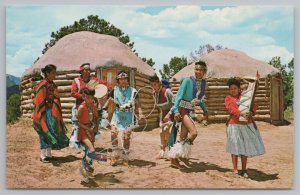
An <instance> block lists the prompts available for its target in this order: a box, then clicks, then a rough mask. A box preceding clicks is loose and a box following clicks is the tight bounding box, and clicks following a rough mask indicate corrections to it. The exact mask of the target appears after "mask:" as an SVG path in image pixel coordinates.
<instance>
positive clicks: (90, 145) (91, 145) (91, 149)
mask: <svg viewBox="0 0 300 195" xmlns="http://www.w3.org/2000/svg"><path fill="white" fill-rule="evenodd" d="M82 142H83V143H84V144H85V145H86V146H87V147H88V149H89V152H95V148H94V146H93V143H92V142H91V141H90V140H89V139H88V138H85V139H84V140H82Z"/></svg>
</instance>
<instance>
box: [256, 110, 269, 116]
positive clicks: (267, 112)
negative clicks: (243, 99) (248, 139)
mask: <svg viewBox="0 0 300 195" xmlns="http://www.w3.org/2000/svg"><path fill="white" fill-rule="evenodd" d="M270 113H271V111H270V110H256V114H258V115H264V114H268V115H270Z"/></svg>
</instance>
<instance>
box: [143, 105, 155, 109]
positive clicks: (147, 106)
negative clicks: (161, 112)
mask: <svg viewBox="0 0 300 195" xmlns="http://www.w3.org/2000/svg"><path fill="white" fill-rule="evenodd" d="M153 106H154V104H142V105H141V107H142V109H145V108H150V109H152V108H153Z"/></svg>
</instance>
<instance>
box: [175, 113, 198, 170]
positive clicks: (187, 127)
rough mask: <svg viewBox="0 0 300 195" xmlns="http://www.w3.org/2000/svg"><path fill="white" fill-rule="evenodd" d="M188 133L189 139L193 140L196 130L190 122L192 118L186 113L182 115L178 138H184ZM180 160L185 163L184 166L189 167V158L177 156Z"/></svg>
mask: <svg viewBox="0 0 300 195" xmlns="http://www.w3.org/2000/svg"><path fill="white" fill-rule="evenodd" d="M188 134H189V139H190V141H191V142H192V143H193V141H194V140H195V139H196V137H197V130H196V127H195V125H194V123H193V122H192V120H191V119H190V118H189V117H188V115H184V117H183V120H182V128H181V135H180V140H181V141H183V140H186V138H187V137H188ZM179 160H180V161H182V162H183V163H184V165H185V167H187V168H190V164H189V160H188V159H187V158H179Z"/></svg>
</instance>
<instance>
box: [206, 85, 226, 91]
mask: <svg viewBox="0 0 300 195" xmlns="http://www.w3.org/2000/svg"><path fill="white" fill-rule="evenodd" d="M215 89H227V90H228V86H208V87H207V88H206V90H215Z"/></svg>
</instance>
